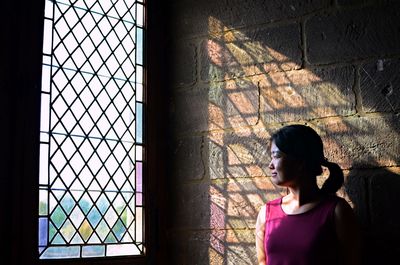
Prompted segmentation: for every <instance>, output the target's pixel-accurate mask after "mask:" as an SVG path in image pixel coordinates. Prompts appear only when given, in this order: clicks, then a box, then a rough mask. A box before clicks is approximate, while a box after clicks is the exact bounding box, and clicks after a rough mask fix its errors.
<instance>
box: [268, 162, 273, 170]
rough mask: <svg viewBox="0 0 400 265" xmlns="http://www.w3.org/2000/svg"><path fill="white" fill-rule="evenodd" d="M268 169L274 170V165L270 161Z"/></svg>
mask: <svg viewBox="0 0 400 265" xmlns="http://www.w3.org/2000/svg"><path fill="white" fill-rule="evenodd" d="M268 167H269V168H270V169H273V168H274V165H273V164H272V161H271V162H269V165H268Z"/></svg>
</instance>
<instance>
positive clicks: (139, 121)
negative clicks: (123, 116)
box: [136, 103, 143, 144]
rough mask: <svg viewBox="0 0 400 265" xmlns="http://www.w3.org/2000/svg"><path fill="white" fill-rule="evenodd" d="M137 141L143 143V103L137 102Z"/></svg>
mask: <svg viewBox="0 0 400 265" xmlns="http://www.w3.org/2000/svg"><path fill="white" fill-rule="evenodd" d="M136 142H137V143H139V144H141V143H143V104H142V103H136Z"/></svg>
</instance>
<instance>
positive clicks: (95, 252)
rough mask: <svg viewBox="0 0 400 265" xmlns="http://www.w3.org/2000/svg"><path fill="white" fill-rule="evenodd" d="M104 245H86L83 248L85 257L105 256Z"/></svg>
mask: <svg viewBox="0 0 400 265" xmlns="http://www.w3.org/2000/svg"><path fill="white" fill-rule="evenodd" d="M104 253H105V247H104V246H86V247H83V248H82V256H83V257H100V256H104Z"/></svg>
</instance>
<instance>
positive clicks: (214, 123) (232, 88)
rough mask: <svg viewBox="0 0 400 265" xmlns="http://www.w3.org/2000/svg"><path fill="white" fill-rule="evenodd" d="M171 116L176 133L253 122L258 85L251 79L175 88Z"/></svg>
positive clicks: (257, 102)
mask: <svg viewBox="0 0 400 265" xmlns="http://www.w3.org/2000/svg"><path fill="white" fill-rule="evenodd" d="M173 104H174V109H173V113H172V115H173V117H175V119H174V123H175V124H176V127H175V129H176V131H177V132H178V133H188V132H192V133H193V132H199V131H209V130H215V129H225V128H234V127H238V126H245V125H255V124H256V123H257V121H258V109H259V89H258V87H257V83H254V82H253V81H252V80H251V79H240V80H232V81H230V82H225V83H221V82H219V83H212V84H210V87H202V88H194V89H190V90H184V91H179V92H176V95H175V96H174V102H173Z"/></svg>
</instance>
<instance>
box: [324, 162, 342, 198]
mask: <svg viewBox="0 0 400 265" xmlns="http://www.w3.org/2000/svg"><path fill="white" fill-rule="evenodd" d="M322 165H323V166H325V167H327V168H328V169H329V177H328V179H327V180H325V182H324V184H323V185H322V188H321V190H322V191H323V192H324V193H327V194H333V193H335V192H337V191H338V190H339V189H340V187H342V185H343V182H344V175H343V171H342V169H341V168H340V167H339V165H338V164H336V163H332V162H329V161H328V160H326V159H324V160H323V162H322Z"/></svg>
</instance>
